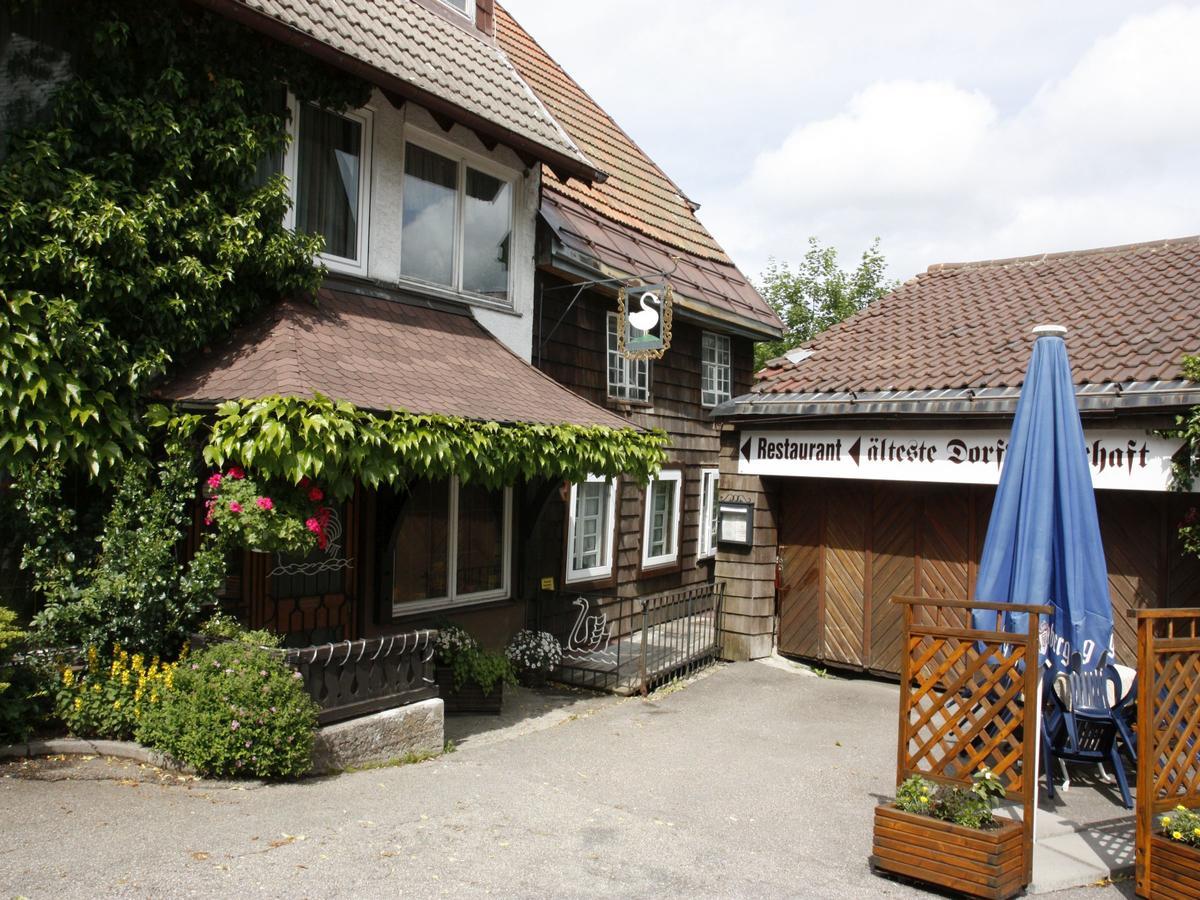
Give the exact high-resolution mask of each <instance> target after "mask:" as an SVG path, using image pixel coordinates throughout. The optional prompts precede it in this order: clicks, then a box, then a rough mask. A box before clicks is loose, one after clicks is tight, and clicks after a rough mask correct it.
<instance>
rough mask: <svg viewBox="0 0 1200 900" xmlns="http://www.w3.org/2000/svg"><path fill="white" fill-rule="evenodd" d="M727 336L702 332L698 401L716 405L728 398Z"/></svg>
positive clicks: (706, 404) (707, 404)
mask: <svg viewBox="0 0 1200 900" xmlns="http://www.w3.org/2000/svg"><path fill="white" fill-rule="evenodd" d="M729 368H730V367H729V337H728V335H724V334H710V333H709V332H707V331H706V332H704V333H703V336H702V338H701V380H700V402H701V403H702V404H703V405H705V406H716V405H717V404H718V403H724V402H725V401H726V400H728V399H729V398H730V395H731V394H730V375H729Z"/></svg>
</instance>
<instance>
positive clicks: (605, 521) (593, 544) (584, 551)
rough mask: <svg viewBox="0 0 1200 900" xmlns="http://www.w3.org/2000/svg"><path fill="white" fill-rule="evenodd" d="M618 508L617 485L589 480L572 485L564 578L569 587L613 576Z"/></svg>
mask: <svg viewBox="0 0 1200 900" xmlns="http://www.w3.org/2000/svg"><path fill="white" fill-rule="evenodd" d="M616 505H617V483H616V481H606V480H604V479H602V478H589V479H588V480H587V481H585V482H583V483H582V484H573V485H571V498H570V516H569V519H568V524H567V572H566V577H565V578H564V580H565V581H566V582H567V583H568V584H573V583H577V582H580V581H592V580H595V579H597V578H605V577H607V576H609V575H611V574H612V566H613V525H614V522H615V518H614V510H615V509H616Z"/></svg>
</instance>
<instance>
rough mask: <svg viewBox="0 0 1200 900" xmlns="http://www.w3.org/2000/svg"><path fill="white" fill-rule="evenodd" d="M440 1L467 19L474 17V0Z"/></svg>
mask: <svg viewBox="0 0 1200 900" xmlns="http://www.w3.org/2000/svg"><path fill="white" fill-rule="evenodd" d="M442 2H443V3H445V4H446V5H447V6H448V7H450V8H451V9H453V10H455V11H456V12H460V13H462V14H463V15H464V16H466V17H467V18H468V19H474V18H475V0H442Z"/></svg>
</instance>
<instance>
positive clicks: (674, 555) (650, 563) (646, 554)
mask: <svg viewBox="0 0 1200 900" xmlns="http://www.w3.org/2000/svg"><path fill="white" fill-rule="evenodd" d="M663 481H673V482H675V503H674V507H673V509H672V512H671V515H672V518H673V522H674V527H673V528H672V529H671V537H672V543H673V546H672V547H671V548H670V551H669V552H668V553H662V554H659V555H658V556H651V555H650V532H651V529H652V524H653V518H652V517H653V512H654V509H653V499H654V485H656V484H658V483H659V482H663ZM682 500H683V471H682V470H680V469H664V470H663V471H661V472H659V473H658V477H657V478H652V479H650V483H649V484H647V485H646V496H645V502H644V508H643V512H642V519H643V522H642V568H643V569H656V568H659V567H661V566H670V565H674V564H675V563H677V562H678V561H679V543H680V541H679V525H680V511H681V509H682Z"/></svg>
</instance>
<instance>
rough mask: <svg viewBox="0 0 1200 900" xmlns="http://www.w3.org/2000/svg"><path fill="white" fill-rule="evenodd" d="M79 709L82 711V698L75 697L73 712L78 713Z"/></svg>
mask: <svg viewBox="0 0 1200 900" xmlns="http://www.w3.org/2000/svg"><path fill="white" fill-rule="evenodd" d="M81 709H83V698H82V697H76V698H75V712H79V711H80V710H81Z"/></svg>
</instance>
